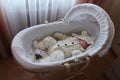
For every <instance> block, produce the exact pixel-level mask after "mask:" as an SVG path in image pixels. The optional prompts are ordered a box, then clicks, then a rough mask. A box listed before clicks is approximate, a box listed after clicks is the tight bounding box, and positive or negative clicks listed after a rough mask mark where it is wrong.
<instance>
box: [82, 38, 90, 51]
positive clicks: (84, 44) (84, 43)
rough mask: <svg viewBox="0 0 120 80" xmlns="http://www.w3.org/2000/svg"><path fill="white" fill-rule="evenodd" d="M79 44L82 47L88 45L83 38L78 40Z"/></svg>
mask: <svg viewBox="0 0 120 80" xmlns="http://www.w3.org/2000/svg"><path fill="white" fill-rule="evenodd" d="M80 45H81V46H82V47H83V48H84V49H86V48H87V47H88V46H89V45H88V44H87V42H86V41H84V40H80Z"/></svg>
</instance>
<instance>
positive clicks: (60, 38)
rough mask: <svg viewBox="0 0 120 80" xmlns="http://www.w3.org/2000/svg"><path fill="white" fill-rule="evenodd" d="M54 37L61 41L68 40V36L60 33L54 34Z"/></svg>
mask: <svg viewBox="0 0 120 80" xmlns="http://www.w3.org/2000/svg"><path fill="white" fill-rule="evenodd" d="M54 37H55V38H57V39H59V40H63V39H65V38H66V35H65V34H63V33H60V32H56V33H54Z"/></svg>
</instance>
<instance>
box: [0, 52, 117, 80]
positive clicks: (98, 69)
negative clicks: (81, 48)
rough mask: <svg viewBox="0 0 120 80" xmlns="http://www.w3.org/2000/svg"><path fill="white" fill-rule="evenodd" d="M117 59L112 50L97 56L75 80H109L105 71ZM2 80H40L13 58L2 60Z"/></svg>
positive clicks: (0, 65)
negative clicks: (102, 55)
mask: <svg viewBox="0 0 120 80" xmlns="http://www.w3.org/2000/svg"><path fill="white" fill-rule="evenodd" d="M115 59H116V56H115V55H114V53H113V52H112V51H111V50H110V51H109V53H108V54H107V55H105V56H104V57H102V58H99V57H97V56H95V57H94V58H93V59H92V61H91V62H90V64H89V66H88V68H87V69H86V70H85V71H84V75H82V76H78V77H76V78H74V79H73V80H108V78H107V77H106V75H105V73H104V71H105V70H106V69H107V68H108V67H109V66H110V64H111V63H112V62H113V61H114V60H115ZM0 80H40V79H39V76H38V75H36V74H34V73H31V72H28V71H26V70H24V69H23V68H22V67H21V66H19V65H18V64H17V63H16V62H15V60H14V59H13V58H9V59H0Z"/></svg>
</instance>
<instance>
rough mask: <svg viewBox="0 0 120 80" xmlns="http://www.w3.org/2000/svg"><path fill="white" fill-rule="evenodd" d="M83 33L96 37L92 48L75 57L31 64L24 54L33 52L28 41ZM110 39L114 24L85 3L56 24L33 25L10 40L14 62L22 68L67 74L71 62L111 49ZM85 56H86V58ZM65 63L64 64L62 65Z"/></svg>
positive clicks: (95, 7) (96, 8)
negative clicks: (64, 72)
mask: <svg viewBox="0 0 120 80" xmlns="http://www.w3.org/2000/svg"><path fill="white" fill-rule="evenodd" d="M81 30H86V31H87V32H88V33H90V34H91V35H94V36H95V37H96V40H95V45H94V46H93V47H92V48H91V49H89V50H87V51H86V52H84V53H83V54H79V55H77V56H73V57H70V58H67V59H64V60H60V61H55V62H46V63H35V62H32V61H31V59H30V58H27V57H26V55H28V56H29V55H30V54H31V53H33V49H32V41H33V40H34V39H42V38H44V37H45V36H47V35H50V34H52V33H54V32H57V31H58V32H63V33H70V32H79V31H81ZM113 36H114V25H113V23H112V21H111V19H110V17H109V16H108V14H107V13H106V12H105V11H104V10H103V9H102V8H100V7H99V6H97V5H94V4H90V3H86V4H79V5H76V6H74V7H73V8H72V9H71V10H70V11H69V12H68V13H67V14H66V16H65V17H64V19H63V20H62V21H56V22H52V23H47V24H40V25H35V26H32V27H30V28H27V29H24V30H22V31H21V32H19V33H18V34H17V35H16V36H15V37H14V39H13V41H12V46H11V48H12V53H13V56H14V58H15V59H16V61H17V62H18V63H19V64H20V65H22V66H23V67H24V68H25V69H27V70H30V71H33V72H46V71H47V72H48V71H54V70H57V69H61V68H63V66H65V67H66V68H67V71H68V72H69V71H70V66H71V65H72V64H71V62H72V63H76V61H77V60H79V59H83V58H85V59H86V60H89V57H93V56H94V55H97V54H98V55H99V56H103V55H104V54H105V53H106V52H107V51H108V49H109V48H110V46H111V43H112V40H113ZM88 56H89V57H88ZM66 63H67V64H66Z"/></svg>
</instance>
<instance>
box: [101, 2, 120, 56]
mask: <svg viewBox="0 0 120 80" xmlns="http://www.w3.org/2000/svg"><path fill="white" fill-rule="evenodd" d="M101 7H103V8H104V9H105V10H106V11H107V12H108V14H109V15H110V16H111V18H112V20H113V22H114V25H115V30H116V31H115V38H114V41H113V44H112V49H113V50H114V51H115V52H116V53H117V54H118V55H119V56H120V0H103V2H102V4H101Z"/></svg>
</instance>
